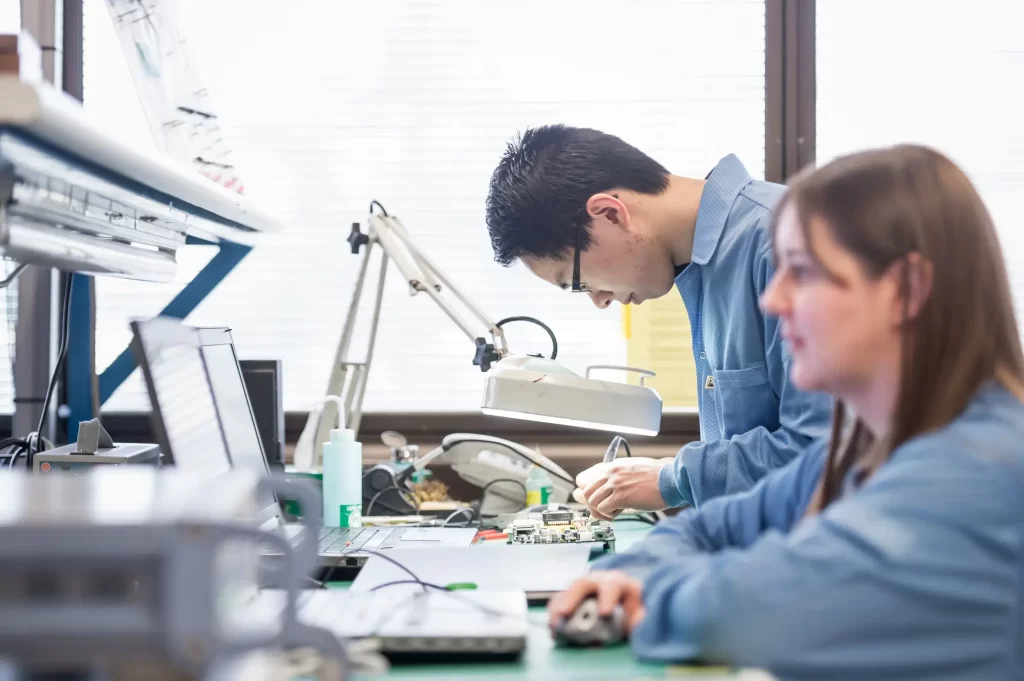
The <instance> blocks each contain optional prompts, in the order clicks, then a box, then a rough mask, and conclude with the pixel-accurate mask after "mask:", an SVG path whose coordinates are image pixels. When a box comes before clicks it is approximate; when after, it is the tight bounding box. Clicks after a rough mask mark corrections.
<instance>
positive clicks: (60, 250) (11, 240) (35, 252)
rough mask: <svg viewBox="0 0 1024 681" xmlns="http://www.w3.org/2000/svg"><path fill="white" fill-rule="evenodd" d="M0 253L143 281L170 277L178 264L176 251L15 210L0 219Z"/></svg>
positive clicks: (45, 263)
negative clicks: (95, 233) (131, 242)
mask: <svg viewBox="0 0 1024 681" xmlns="http://www.w3.org/2000/svg"><path fill="white" fill-rule="evenodd" d="M0 216H2V211H0ZM0 253H2V254H3V255H4V256H6V257H8V258H12V259H13V260H16V261H18V262H27V263H33V264H36V265H46V266H49V267H56V268H58V269H74V270H75V271H76V272H83V273H85V274H93V275H96V274H105V275H110V276H115V277H123V278H126V279H141V280H144V281H157V282H168V281H171V280H172V279H174V271H175V268H176V267H177V262H176V261H175V259H174V253H173V252H168V251H162V250H155V249H145V248H140V247H136V246H131V245H129V244H125V243H120V242H117V241H113V240H107V239H101V238H97V237H90V236H87V235H85V234H82V233H80V232H75V231H72V230H69V229H61V228H57V227H54V226H53V225H52V224H47V223H44V222H39V221H37V220H33V219H31V218H29V217H26V216H22V215H15V214H11V215H9V216H8V218H7V219H6V220H0Z"/></svg>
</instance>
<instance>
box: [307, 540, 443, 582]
mask: <svg viewBox="0 0 1024 681" xmlns="http://www.w3.org/2000/svg"><path fill="white" fill-rule="evenodd" d="M348 553H367V554H369V555H371V556H377V557H378V558H380V559H381V560H386V561H387V562H389V563H391V564H392V565H394V566H395V567H397V568H398V569H399V570H401V571H402V572H404V573H405V574H407V575H409V576H410V577H412V578H413V580H414V581H415V583H416V584H419V585H420V586H422V587H423V590H424V591H426V590H427V587H428V586H430V585H429V584H428V583H427V582H424V581H423V580H422V579H420V578H419V577H417V576H416V573H415V572H413V571H412V570H410V569H409V568H407V567H405V566H404V565H402V564H401V563H399V562H398V561H397V560H395V559H394V558H392V557H391V556H388V555H385V554H383V553H381V552H380V551H374V550H372V549H359V548H353V549H352V550H351V551H348ZM342 555H345V552H342ZM324 581H326V580H324Z"/></svg>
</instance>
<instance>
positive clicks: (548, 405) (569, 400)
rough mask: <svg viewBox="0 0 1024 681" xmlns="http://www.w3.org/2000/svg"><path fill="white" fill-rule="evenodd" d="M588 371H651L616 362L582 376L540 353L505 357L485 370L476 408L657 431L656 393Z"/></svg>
mask: <svg viewBox="0 0 1024 681" xmlns="http://www.w3.org/2000/svg"><path fill="white" fill-rule="evenodd" d="M593 369H617V370H621V371H635V372H638V373H640V374H642V375H643V376H653V375H654V373H653V372H650V371H646V370H643V369H633V368H631V367H620V366H604V365H599V366H592V367H588V368H587V373H586V375H585V376H580V375H579V374H577V373H574V372H573V371H570V370H569V369H567V368H566V367H564V366H563V365H561V364H559V363H558V362H556V361H554V360H550V359H544V358H541V357H527V356H523V355H510V356H508V357H505V358H504V359H502V360H500V361H498V362H497V363H496V364H495V365H494V366H493V367H492V368H491V370H490V371H489V372H488V373H487V377H486V383H485V385H484V399H483V404H482V405H481V407H480V408H481V410H482V411H483V412H484V413H485V414H489V415H492V416H505V417H509V418H517V419H524V420H527V421H542V422H545V423H556V424H559V425H565V426H575V427H579V428H592V429H595V430H608V431H613V432H616V433H623V434H625V433H629V434H632V435H657V434H658V430H659V429H660V428H661V406H662V405H661V396H659V395H658V393H657V391H655V390H654V389H652V388H650V387H648V386H645V385H643V378H641V379H640V385H630V384H628V383H619V382H617V381H602V380H599V379H595V378H590V372H591V370H593Z"/></svg>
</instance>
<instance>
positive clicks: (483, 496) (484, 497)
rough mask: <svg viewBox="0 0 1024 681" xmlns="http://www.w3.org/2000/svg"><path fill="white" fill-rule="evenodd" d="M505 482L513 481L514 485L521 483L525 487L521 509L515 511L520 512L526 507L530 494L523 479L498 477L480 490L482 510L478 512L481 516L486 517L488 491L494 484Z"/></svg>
mask: <svg viewBox="0 0 1024 681" xmlns="http://www.w3.org/2000/svg"><path fill="white" fill-rule="evenodd" d="M505 482H510V483H512V484H514V485H519V486H520V487H522V488H523V505H522V506H520V507H519V509H518V510H517V511H515V512H516V513H518V512H519V511H522V510H523V509H524V508H526V497H527V495H528V494H529V491H528V490H527V489H526V485H524V484H523V482H522V480H515V479H513V478H496V479H494V480H491V481H490V482H488V483H487V484H486V485H484V488H483V490H482V491H481V492H480V510H479V511H478V512H477V514H478V515H479V516H480V517H481V518H483V517H484V504H485V503H486V502H487V493H488V492H489V491H490V489H491V486H492V485H497V484H498V483H505ZM499 515H500V514H499ZM491 517H494V516H491Z"/></svg>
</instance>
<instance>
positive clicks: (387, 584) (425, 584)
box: [370, 579, 450, 591]
mask: <svg viewBox="0 0 1024 681" xmlns="http://www.w3.org/2000/svg"><path fill="white" fill-rule="evenodd" d="M399 584H418V585H420V586H422V587H424V589H423V590H424V591H426V590H427V589H435V590H437V591H450V589H448V588H447V587H444V586H441V585H440V584H431V583H430V582H423V581H418V580H415V579H396V580H395V581H393V582H384V583H383V584H378V585H377V586H375V587H373V588H372V589H370V591H380V590H381V589H387V588H388V587H391V586H398V585H399Z"/></svg>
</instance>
